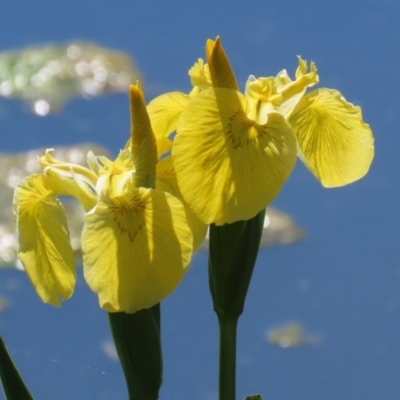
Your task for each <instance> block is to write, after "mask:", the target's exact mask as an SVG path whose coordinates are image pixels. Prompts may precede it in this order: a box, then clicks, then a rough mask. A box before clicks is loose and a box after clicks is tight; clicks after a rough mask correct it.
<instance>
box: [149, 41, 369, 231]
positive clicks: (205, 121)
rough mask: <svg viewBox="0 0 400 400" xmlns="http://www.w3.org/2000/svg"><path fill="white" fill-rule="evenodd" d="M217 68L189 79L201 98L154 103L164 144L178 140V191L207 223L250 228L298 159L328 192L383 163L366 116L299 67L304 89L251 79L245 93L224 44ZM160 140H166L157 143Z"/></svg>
mask: <svg viewBox="0 0 400 400" xmlns="http://www.w3.org/2000/svg"><path fill="white" fill-rule="evenodd" d="M206 56H207V61H208V63H207V64H205V63H204V62H203V60H201V59H200V60H199V61H198V62H197V63H196V64H195V65H194V66H193V67H192V68H191V69H190V71H189V75H190V77H191V82H192V85H193V86H194V89H193V90H192V92H191V93H190V94H188V95H186V94H183V93H180V92H173V93H167V94H164V95H161V96H159V97H158V98H156V99H154V100H153V101H152V102H150V103H149V106H148V110H149V115H150V119H151V121H152V124H153V121H154V126H156V127H157V129H156V132H158V135H159V136H160V137H163V138H167V137H168V135H169V134H170V133H172V132H173V131H174V130H176V132H177V135H176V137H175V139H174V142H173V147H172V157H173V164H174V168H175V170H176V175H177V180H178V185H179V189H180V191H181V193H182V196H183V198H184V199H185V201H186V202H187V203H188V204H189V206H190V207H191V208H192V210H193V211H194V213H195V214H196V215H197V216H198V217H199V218H200V219H201V220H202V221H203V222H205V223H207V224H210V223H215V224H217V225H223V224H225V223H232V222H235V221H239V220H247V219H250V218H252V217H253V216H255V215H256V214H257V213H258V212H259V211H260V210H262V209H263V208H265V207H266V206H267V205H268V204H269V203H270V202H271V201H272V200H273V199H274V198H275V197H276V196H277V195H278V193H279V192H280V190H281V188H282V186H283V184H284V182H285V181H286V180H287V178H288V177H289V175H290V173H291V172H292V169H293V168H294V165H295V161H296V156H297V155H298V156H299V158H300V159H301V160H302V161H303V162H304V163H305V165H306V167H307V168H308V169H309V170H310V171H311V172H312V173H313V175H314V176H315V177H316V178H317V179H318V180H319V181H320V182H321V184H322V185H323V186H325V187H337V186H342V185H346V184H349V183H351V182H354V181H356V180H358V179H360V178H361V177H363V176H364V175H365V174H366V173H367V171H368V169H369V166H370V164H371V162H372V159H373V156H374V141H373V136H372V132H371V130H370V128H369V126H368V125H367V124H365V123H364V122H363V120H362V115H361V110H360V108H359V107H356V106H353V105H352V104H351V103H349V102H347V101H346V100H345V99H344V98H343V96H342V95H341V94H340V93H339V92H338V91H336V90H332V89H326V88H321V89H318V90H314V91H312V92H310V93H308V94H305V92H306V90H307V88H308V87H311V86H314V85H316V84H317V83H318V82H319V78H318V75H317V69H316V67H315V64H314V63H311V64H310V69H308V65H307V63H306V62H305V61H303V60H302V59H301V58H300V57H299V66H298V68H297V70H296V74H295V79H294V80H291V79H290V77H289V75H288V74H287V72H286V70H283V71H281V72H279V73H278V74H277V75H276V76H275V77H267V78H258V79H256V78H255V77H254V76H250V77H249V79H248V81H247V84H246V89H245V93H244V94H242V93H240V92H239V91H238V86H237V83H236V79H235V76H234V73H233V71H232V69H231V67H230V64H229V61H228V58H227V56H226V54H225V52H224V50H223V48H222V45H221V42H220V40H219V38H217V39H216V41H213V40H208V42H207V44H206ZM156 135H157V133H156Z"/></svg>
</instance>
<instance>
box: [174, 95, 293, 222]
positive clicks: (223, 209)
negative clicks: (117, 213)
mask: <svg viewBox="0 0 400 400" xmlns="http://www.w3.org/2000/svg"><path fill="white" fill-rule="evenodd" d="M248 112H251V110H250V109H249V106H248V102H247V99H246V98H245V97H244V96H243V95H242V94H240V93H239V92H236V91H234V90H230V89H218V88H216V89H209V90H207V91H204V92H202V93H200V94H198V95H197V96H196V97H194V98H193V99H192V100H191V101H190V103H189V104H188V106H187V108H186V109H185V111H184V112H183V113H182V116H181V118H180V120H179V123H178V129H177V135H176V138H175V141H174V145H173V147H172V156H173V162H174V167H175V171H176V174H177V179H178V184H179V188H180V190H181V193H182V195H183V197H184V199H185V200H186V201H187V203H188V204H189V206H190V207H191V208H192V210H193V211H194V213H195V214H196V215H197V216H198V217H199V218H200V219H201V220H202V221H203V222H204V223H206V224H211V223H216V224H217V225H223V224H225V223H232V222H235V221H239V220H247V219H250V218H252V217H254V216H255V215H256V214H257V213H258V212H259V211H260V210H262V209H263V208H265V207H266V206H267V205H268V204H269V203H270V202H271V201H272V200H273V199H274V198H275V197H276V196H277V194H278V193H279V192H280V190H281V187H282V185H283V183H284V182H285V181H286V179H287V178H288V176H289V175H290V173H291V171H292V169H293V167H294V165H295V160H296V139H295V137H294V134H293V132H292V130H291V128H290V126H289V125H288V123H287V122H286V121H285V119H284V118H283V117H282V116H281V115H279V114H277V113H270V114H268V115H267V116H266V118H265V120H266V123H265V124H263V125H261V124H258V123H256V122H255V121H253V120H251V119H249V118H248V117H247V114H248Z"/></svg>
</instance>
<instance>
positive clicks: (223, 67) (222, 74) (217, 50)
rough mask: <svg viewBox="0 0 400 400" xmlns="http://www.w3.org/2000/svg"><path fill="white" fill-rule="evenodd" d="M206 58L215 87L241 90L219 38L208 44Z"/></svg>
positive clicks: (209, 41) (209, 40) (208, 41)
mask: <svg viewBox="0 0 400 400" xmlns="http://www.w3.org/2000/svg"><path fill="white" fill-rule="evenodd" d="M206 57H207V62H208V67H209V70H210V75H211V80H212V82H213V86H214V87H220V88H227V89H233V90H239V89H238V84H237V82H236V78H235V74H234V73H233V70H232V67H231V65H230V63H229V60H228V56H227V55H226V53H225V50H224V48H223V47H222V44H221V40H220V38H219V36H217V38H216V39H215V41H214V40H211V39H208V40H207V43H206Z"/></svg>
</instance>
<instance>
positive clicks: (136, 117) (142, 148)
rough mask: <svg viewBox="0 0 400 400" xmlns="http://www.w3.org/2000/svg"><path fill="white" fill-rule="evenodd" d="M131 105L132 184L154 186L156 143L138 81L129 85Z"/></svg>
mask: <svg viewBox="0 0 400 400" xmlns="http://www.w3.org/2000/svg"><path fill="white" fill-rule="evenodd" d="M129 94H130V106H131V152H132V155H133V162H134V164H135V168H136V173H135V176H134V186H136V187H140V186H143V187H154V181H155V174H156V165H157V145H156V138H155V137H154V134H153V130H152V129H151V123H150V118H149V115H148V113H147V109H146V103H145V100H144V95H143V91H142V88H141V86H140V83H139V82H137V83H136V85H131V86H129Z"/></svg>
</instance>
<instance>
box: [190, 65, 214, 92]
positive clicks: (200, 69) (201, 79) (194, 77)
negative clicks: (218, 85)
mask: <svg viewBox="0 0 400 400" xmlns="http://www.w3.org/2000/svg"><path fill="white" fill-rule="evenodd" d="M189 76H190V83H191V84H192V86H194V87H195V86H199V87H200V88H201V89H207V88H209V87H212V81H211V76H210V69H209V68H208V64H204V60H203V59H201V58H199V59H198V60H197V62H196V63H195V64H194V65H193V67H192V68H190V69H189Z"/></svg>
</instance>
